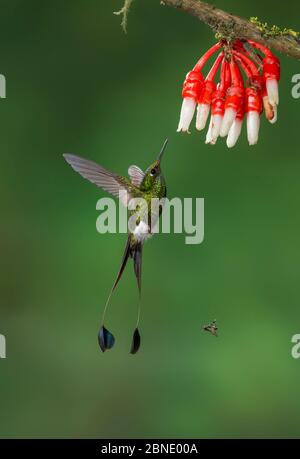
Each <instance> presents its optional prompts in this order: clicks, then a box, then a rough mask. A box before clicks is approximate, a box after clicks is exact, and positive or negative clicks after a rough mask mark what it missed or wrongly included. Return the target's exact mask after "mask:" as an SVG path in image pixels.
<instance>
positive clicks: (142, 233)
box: [133, 220, 152, 242]
mask: <svg viewBox="0 0 300 459" xmlns="http://www.w3.org/2000/svg"><path fill="white" fill-rule="evenodd" d="M133 235H134V237H135V239H136V240H137V241H138V242H145V241H147V240H148V239H150V237H151V236H152V233H151V229H150V226H149V225H148V224H147V223H145V222H144V221H142V220H141V221H140V222H139V223H138V224H137V225H136V226H135V228H134V231H133Z"/></svg>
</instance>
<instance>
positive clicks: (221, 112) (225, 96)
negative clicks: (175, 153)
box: [177, 39, 280, 148]
mask: <svg viewBox="0 0 300 459" xmlns="http://www.w3.org/2000/svg"><path fill="white" fill-rule="evenodd" d="M216 51H220V53H219V55H218V57H217V58H216V60H215V61H214V63H213V65H212V67H211V69H210V71H209V72H208V73H207V76H206V77H205V78H204V76H203V67H204V66H205V64H206V63H207V61H208V60H209V59H210V58H211V57H212V56H213V54H214V53H215V52H216ZM218 73H219V82H217V83H216V82H215V80H216V77H217V74H218ZM243 74H244V75H245V76H246V78H245V79H244V77H243ZM244 80H245V81H246V84H245V83H244ZM279 80H280V62H279V59H278V58H277V57H276V56H274V55H273V54H272V52H271V51H270V50H269V49H268V48H266V47H265V46H263V45H261V44H259V43H256V42H255V41H253V40H240V39H238V40H235V41H234V42H233V43H232V42H231V43H228V42H227V41H226V40H222V41H220V42H218V43H216V44H215V45H214V46H212V47H211V48H210V49H209V50H208V51H207V52H206V53H205V54H204V55H203V56H202V57H201V59H200V60H199V61H198V62H197V64H196V65H195V67H194V68H193V69H192V70H191V71H190V72H189V73H188V74H187V76H186V79H185V81H184V83H183V89H182V97H183V103H182V108H181V114H180V121H179V125H178V129H177V131H178V132H179V131H182V132H189V127H190V123H191V121H192V119H193V117H194V114H195V111H196V107H197V116H196V128H197V130H199V131H201V130H203V129H204V128H205V126H206V124H207V119H208V117H209V113H210V112H211V116H210V123H209V128H208V132H207V135H206V143H209V144H211V145H214V144H215V143H216V142H217V139H218V137H227V146H228V147H229V148H232V147H233V146H235V144H236V142H237V140H238V138H239V136H240V134H241V130H242V123H243V119H244V117H245V116H246V124H247V136H248V142H249V145H255V144H256V143H257V141H258V135H259V127H260V116H261V113H262V112H263V110H264V112H265V116H266V119H267V120H268V121H269V122H270V123H272V124H274V123H275V122H276V121H277V106H278V104H279V93H278V82H279Z"/></svg>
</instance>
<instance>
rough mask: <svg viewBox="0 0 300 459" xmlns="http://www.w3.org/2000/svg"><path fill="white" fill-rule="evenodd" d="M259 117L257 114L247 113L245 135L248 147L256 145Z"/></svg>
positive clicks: (253, 112)
mask: <svg viewBox="0 0 300 459" xmlns="http://www.w3.org/2000/svg"><path fill="white" fill-rule="evenodd" d="M259 126H260V116H259V113H258V112H255V111H250V112H248V113H247V134H248V142H249V145H256V144H257V141H258V134H259Z"/></svg>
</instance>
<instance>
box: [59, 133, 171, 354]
mask: <svg viewBox="0 0 300 459" xmlns="http://www.w3.org/2000/svg"><path fill="white" fill-rule="evenodd" d="M167 143H168V139H167V140H166V141H165V142H164V144H163V147H162V149H161V151H160V153H159V155H158V157H157V159H156V160H155V161H154V162H153V163H152V164H151V165H150V166H149V167H148V168H147V169H146V171H145V172H143V171H142V170H141V169H140V168H139V167H138V166H135V165H133V166H130V167H129V169H128V175H129V178H126V177H123V176H121V175H117V174H115V173H113V172H110V171H109V170H107V169H104V168H103V167H102V166H100V165H98V164H97V163H95V162H93V161H90V160H88V159H84V158H81V157H80V156H76V155H72V154H64V155H63V156H64V158H65V160H66V161H67V162H68V163H69V164H70V166H71V167H72V168H73V169H74V170H75V171H76V172H78V173H79V174H80V175H81V176H82V177H84V178H85V179H87V180H89V181H90V182H92V183H94V184H95V185H97V186H98V187H100V188H103V190H105V191H108V192H109V193H111V194H112V195H113V196H115V197H118V198H119V199H120V201H121V202H122V203H123V204H124V205H125V206H128V204H129V202H130V200H132V199H133V198H135V200H137V202H138V204H137V205H136V207H135V208H134V209H133V210H130V211H129V215H130V219H131V217H133V219H134V220H133V221H134V222H135V223H134V227H133V228H132V229H131V231H130V232H129V233H128V237H127V242H126V246H125V250H124V254H123V258H122V262H121V266H120V269H119V271H118V274H117V277H116V279H115V281H114V283H113V286H112V289H111V291H110V293H109V295H108V298H107V301H106V304H105V307H104V311H103V315H102V320H101V326H100V329H99V333H98V343H99V346H100V348H101V350H102V352H105V351H106V350H107V349H111V348H112V347H113V346H114V343H115V338H114V336H113V334H112V333H111V332H110V331H109V330H107V328H106V327H105V326H104V321H105V317H106V312H107V309H108V306H109V304H110V299H111V296H112V293H113V292H114V290H115V289H116V287H117V285H118V283H119V280H120V279H121V277H122V274H123V272H124V269H125V267H126V264H127V261H128V259H129V258H132V260H133V267H134V273H135V276H136V279H137V285H138V290H139V305H138V313H137V322H136V326H135V329H134V332H133V336H132V343H131V349H130V353H131V354H135V353H136V352H137V351H138V350H139V347H140V343H141V336H140V333H139V329H138V327H139V322H140V311H141V276H142V251H143V245H144V243H145V241H146V240H147V239H149V238H150V237H151V236H152V235H153V232H152V230H153V228H154V226H155V225H156V223H157V221H158V219H159V216H160V214H161V212H162V205H159V206H158V208H157V207H155V208H154V206H152V202H153V201H152V200H153V199H154V198H156V199H159V200H162V202H163V199H164V198H165V197H166V195H167V188H166V182H165V179H164V176H163V174H162V170H161V160H162V156H163V154H164V151H165V148H166V146H167ZM140 198H142V199H140ZM140 201H141V202H140ZM130 208H131V206H130ZM135 217H136V218H135Z"/></svg>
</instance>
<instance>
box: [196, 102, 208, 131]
mask: <svg viewBox="0 0 300 459" xmlns="http://www.w3.org/2000/svg"><path fill="white" fill-rule="evenodd" d="M209 111H210V105H208V104H198V107H197V118H196V129H198V131H202V129H204V128H205V126H206V122H207V118H208V115H209Z"/></svg>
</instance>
